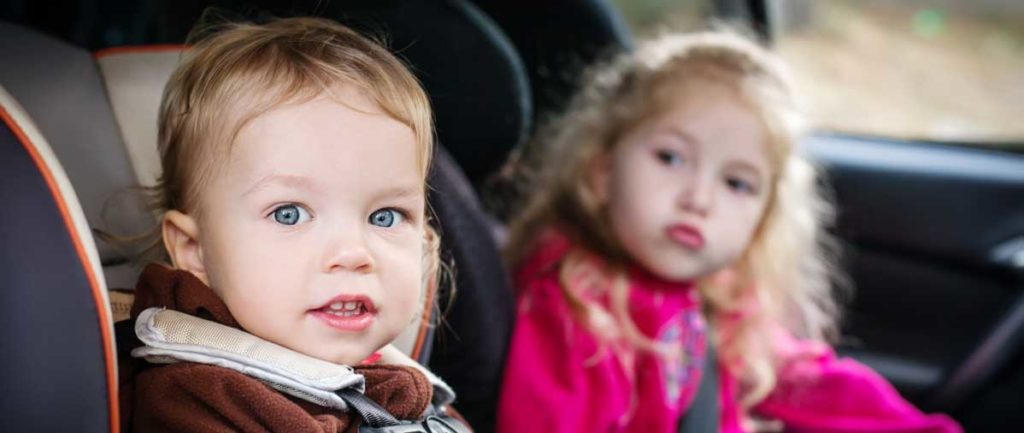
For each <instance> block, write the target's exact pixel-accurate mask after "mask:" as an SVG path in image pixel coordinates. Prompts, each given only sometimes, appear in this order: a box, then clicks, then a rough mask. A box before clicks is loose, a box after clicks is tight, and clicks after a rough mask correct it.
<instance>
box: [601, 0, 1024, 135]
mask: <svg viewBox="0 0 1024 433" xmlns="http://www.w3.org/2000/svg"><path fill="white" fill-rule="evenodd" d="M616 3H617V4H618V5H619V6H620V8H621V10H622V11H623V13H624V14H625V15H626V16H627V19H628V21H629V22H630V23H631V24H632V25H633V26H634V29H635V30H638V31H639V32H640V33H643V32H645V31H647V30H649V29H650V28H653V27H656V26H658V25H660V24H663V23H665V22H666V21H668V22H670V23H671V25H672V26H678V27H680V28H686V27H685V26H690V27H689V28H698V27H699V26H700V24H701V23H703V22H705V21H706V20H705V18H704V17H706V16H708V14H707V11H708V10H710V7H709V3H711V2H710V1H683V0H675V1H668V0H662V1H658V0H644V1H632V0H618V1H616ZM766 6H767V11H768V17H769V21H770V23H771V37H772V41H773V45H774V48H775V50H776V51H777V52H778V53H779V54H780V55H781V56H782V57H783V58H784V59H785V60H786V61H787V63H788V64H789V65H790V68H791V70H792V71H793V75H794V76H795V78H796V79H797V83H798V86H799V88H800V90H801V92H800V93H801V97H802V98H801V99H803V102H804V106H805V108H806V111H807V112H808V114H809V115H810V117H811V120H812V121H813V123H814V124H815V125H816V127H817V129H819V130H823V131H828V132H839V133H846V134H857V135H870V136H882V137H889V138H896V139H902V140H933V141H944V142H956V143H979V144H989V145H997V146H999V147H1006V148H1011V149H1015V150H1018V151H1024V121H1022V120H1021V119H1022V118H1024V25H1021V23H1024V2H1022V1H1020V0H972V1H962V0H901V1H892V0H768V2H767V5H766Z"/></svg>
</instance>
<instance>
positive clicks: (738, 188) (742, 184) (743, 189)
mask: <svg viewBox="0 0 1024 433" xmlns="http://www.w3.org/2000/svg"><path fill="white" fill-rule="evenodd" d="M725 184H726V185H728V186H729V189H731V190H733V191H735V192H738V193H742V194H749V195H755V194H757V187H755V186H754V184H753V183H751V182H748V181H746V180H744V179H741V178H738V177H729V178H726V179H725Z"/></svg>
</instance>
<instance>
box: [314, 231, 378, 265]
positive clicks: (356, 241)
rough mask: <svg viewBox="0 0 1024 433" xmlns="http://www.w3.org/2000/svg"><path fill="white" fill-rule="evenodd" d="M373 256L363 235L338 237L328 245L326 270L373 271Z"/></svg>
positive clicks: (325, 259) (325, 262)
mask: <svg viewBox="0 0 1024 433" xmlns="http://www.w3.org/2000/svg"><path fill="white" fill-rule="evenodd" d="M374 266H375V263H374V260H373V256H372V255H371V254H370V251H369V249H368V248H367V247H366V241H365V240H364V239H363V238H362V236H345V237H343V238H342V239H337V240H336V241H334V242H332V243H331V245H329V246H328V247H327V251H326V252H325V256H324V272H327V273H332V272H342V271H348V272H359V273H367V272H371V271H373V269H374Z"/></svg>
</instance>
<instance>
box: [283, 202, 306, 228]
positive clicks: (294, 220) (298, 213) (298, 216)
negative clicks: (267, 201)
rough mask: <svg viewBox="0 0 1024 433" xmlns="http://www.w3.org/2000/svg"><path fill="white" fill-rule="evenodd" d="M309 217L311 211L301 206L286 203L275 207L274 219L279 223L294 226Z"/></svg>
mask: <svg viewBox="0 0 1024 433" xmlns="http://www.w3.org/2000/svg"><path fill="white" fill-rule="evenodd" d="M309 219H310V218H309V212H307V211H306V209H303V208H302V207H301V206H297V205H294V204H286V205H283V206H279V207H278V208H277V209H274V221H277V222H278V224H284V225H286V226H293V225H296V224H298V223H302V222H306V221H309Z"/></svg>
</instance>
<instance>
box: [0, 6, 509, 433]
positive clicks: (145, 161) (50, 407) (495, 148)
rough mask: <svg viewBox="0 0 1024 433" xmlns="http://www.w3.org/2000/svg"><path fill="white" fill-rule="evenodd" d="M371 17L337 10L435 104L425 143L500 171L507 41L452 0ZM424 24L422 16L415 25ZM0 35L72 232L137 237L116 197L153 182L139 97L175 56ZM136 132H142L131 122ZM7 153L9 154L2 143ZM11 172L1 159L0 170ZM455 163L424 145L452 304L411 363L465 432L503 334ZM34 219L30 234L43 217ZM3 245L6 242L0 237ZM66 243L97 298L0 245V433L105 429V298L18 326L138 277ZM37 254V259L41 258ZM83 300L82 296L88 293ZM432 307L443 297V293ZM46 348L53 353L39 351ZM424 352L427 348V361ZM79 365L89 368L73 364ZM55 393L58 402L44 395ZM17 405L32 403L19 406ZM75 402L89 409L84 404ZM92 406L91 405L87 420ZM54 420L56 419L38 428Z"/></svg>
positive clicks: (504, 282) (171, 51)
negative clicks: (387, 48) (35, 370)
mask: <svg viewBox="0 0 1024 433" xmlns="http://www.w3.org/2000/svg"><path fill="white" fill-rule="evenodd" d="M387 6H388V8H391V9H388V8H384V7H381V8H367V9H362V10H357V11H355V12H353V13H349V14H346V15H345V17H344V18H345V19H344V20H343V21H350V20H356V19H358V17H359V16H362V17H368V18H366V19H367V20H374V24H368V25H370V26H373V25H381V24H379V23H383V25H384V26H386V27H389V28H388V29H387V30H390V32H389V34H390V35H391V36H389V39H390V40H391V45H392V46H393V47H395V48H396V49H397V50H398V51H399V52H400V55H403V56H404V57H406V58H407V59H409V60H410V63H411V64H412V65H413V69H414V70H415V72H416V73H417V75H418V76H420V77H421V80H422V81H424V83H426V84H427V90H428V93H429V94H430V95H431V97H432V100H433V103H434V105H435V107H436V109H437V118H438V136H439V142H440V143H441V145H442V146H446V144H447V143H448V142H449V141H451V142H453V143H457V146H458V147H459V148H460V149H462V150H460V152H459V155H461V159H462V161H471V162H467V165H468V164H470V163H481V162H484V161H488V160H490V161H491V162H489V163H488V164H489V166H495V165H497V164H498V163H500V160H501V159H502V158H504V153H505V152H507V150H508V149H510V148H511V147H513V146H514V145H515V144H516V143H517V142H518V141H519V140H520V139H521V138H522V137H523V136H524V131H525V130H526V127H525V125H526V122H527V118H526V116H525V114H524V113H526V112H527V110H528V105H529V104H528V93H527V92H526V91H525V88H524V83H525V82H526V80H525V76H524V75H523V73H522V70H521V66H520V65H519V62H518V61H517V60H516V58H515V54H514V52H512V51H511V50H510V49H509V45H508V43H507V42H506V41H504V39H503V37H502V36H501V34H500V32H498V31H497V30H495V27H494V26H493V25H492V24H490V23H489V20H488V19H487V18H486V16H484V15H483V14H481V13H480V12H479V11H477V10H476V9H475V8H474V7H472V6H471V5H468V4H465V3H463V2H458V1H448V2H438V3H432V2H431V3H428V2H407V3H406V2H393V3H387ZM299 12H300V13H301V12H302V11H299ZM424 17H430V18H431V19H430V20H425V19H423V18H424ZM389 20H390V21H389ZM364 22H367V23H369V22H370V21H364ZM349 24H353V22H349ZM417 25H418V26H419V27H416V26H417ZM398 26H408V27H401V28H402V29H405V28H408V29H409V30H403V31H407V32H408V33H401V32H399V31H398V29H399V27H398ZM437 29H448V30H449V32H448V33H445V34H442V35H438V34H431V33H436V32H437ZM459 29H461V30H459ZM396 35H404V36H396ZM467 35H468V36H467ZM0 36H2V37H0V49H2V50H3V52H4V53H5V62H4V64H3V66H0V85H2V86H4V87H5V88H8V89H11V93H12V94H13V98H12V99H16V100H17V101H18V102H20V103H21V104H23V105H24V106H25V112H27V115H26V116H23V117H24V118H26V119H29V118H30V119H32V120H34V121H35V122H37V123H38V125H39V130H40V134H38V135H40V136H42V137H45V138H46V139H48V140H49V142H50V143H51V144H52V146H53V153H55V154H56V156H57V159H59V160H60V161H61V163H63V164H65V166H66V167H65V169H66V170H67V177H68V178H69V179H70V180H71V184H73V185H74V186H75V190H76V191H77V194H72V195H70V197H72V198H74V197H75V196H77V197H78V198H79V199H80V200H81V201H82V203H83V205H82V206H83V209H84V214H85V220H87V221H88V227H92V228H94V229H97V228H98V229H103V230H107V231H110V232H114V233H138V232H140V231H142V230H145V229H146V228H149V227H151V226H152V225H153V224H154V223H155V218H154V217H153V215H151V214H150V213H149V212H148V211H146V210H145V209H144V207H143V206H142V203H141V202H140V201H132V200H130V199H131V197H134V196H133V195H132V194H127V195H124V196H120V194H123V193H124V192H125V191H128V192H131V189H132V188H133V187H136V186H137V185H139V184H148V183H150V182H151V181H152V180H153V179H155V177H156V175H157V173H156V172H154V171H153V168H154V167H158V164H156V163H155V162H154V158H155V157H156V152H155V122H156V119H155V113H156V106H155V105H156V103H157V101H158V99H155V97H154V95H159V93H160V89H162V85H163V81H165V80H166V76H168V75H169V74H170V69H172V68H173V65H174V61H176V54H175V50H177V49H179V48H177V47H174V46H157V47H150V48H147V49H143V50H138V49H134V48H118V49H113V50H105V51H100V52H98V53H97V54H96V55H95V57H94V56H91V55H90V54H89V53H88V52H87V51H85V50H83V49H81V48H77V47H74V46H71V45H69V44H67V43H64V42H61V41H60V40H57V39H55V38H52V37H47V36H43V35H41V34H39V33H37V32H34V31H32V30H29V29H26V28H24V27H20V26H17V25H12V24H9V23H0ZM428 36H429V37H428ZM442 36H443V37H442ZM402 38H406V39H402ZM156 42H169V41H163V40H161V41H156ZM176 42H179V43H180V42H182V41H176ZM446 46H447V47H449V48H450V49H455V48H458V51H456V52H454V53H452V56H451V59H452V60H450V61H448V62H443V61H438V60H436V59H434V58H433V57H434V56H439V55H441V54H442V53H445V52H446V51H445V47H446ZM417 58H419V59H421V63H422V64H424V65H430V66H429V67H431V68H436V69H427V67H426V66H422V67H421V66H420V65H419V64H418V63H417ZM422 59H428V60H429V61H428V60H422ZM480 61H483V62H486V64H487V65H490V72H489V73H488V75H487V76H479V75H477V74H476V71H475V70H474V69H472V68H470V67H469V66H470V65H471V64H475V63H476V62H480ZM160 74H163V75H160ZM460 82H462V83H476V84H475V85H474V86H470V87H467V88H466V90H465V91H462V90H459V89H462V88H461V87H460V86H459V85H458V83H460ZM438 83H443V87H441V88H444V89H449V90H448V91H445V92H442V91H439V90H437V89H438V88H439V87H437V86H442V84H438ZM453 83H454V84H453ZM5 106H6V105H5ZM445 107H455V108H449V109H446V108H445ZM446 110H452V111H446ZM445 113H453V114H445ZM443 119H450V120H443ZM150 124H151V125H153V126H152V129H150V128H149V127H148V126H146V125H150ZM446 125H447V126H446ZM461 125H472V127H474V128H476V131H475V132H474V133H462V135H460V133H459V131H461ZM468 127H469V126H467V128H468ZM474 134H477V135H474ZM8 135H10V134H8ZM9 141H10V140H9ZM10 143H11V145H13V143H15V142H14V141H10ZM19 146H20V145H19ZM5 149H6V148H5ZM11 149H14V148H13V147H12V148H11ZM7 150H10V149H7ZM17 161H18V160H15V159H12V158H5V159H4V163H5V164H8V163H9V164H14V163H16V162H17ZM456 161H457V159H455V158H452V157H451V156H449V155H448V154H447V153H446V151H445V150H444V148H441V149H439V151H438V157H437V158H436V162H435V165H434V167H433V168H432V172H431V183H432V191H431V197H430V199H431V202H432V206H433V207H434V209H435V210H436V212H437V215H438V219H439V220H440V222H441V223H440V230H441V233H442V241H443V242H442V243H443V245H442V248H443V250H444V251H445V254H446V256H447V257H450V258H452V259H453V260H454V262H455V263H454V264H455V268H456V283H457V287H458V290H459V293H458V296H457V297H456V298H454V299H455V300H454V301H453V302H451V303H448V302H443V303H442V304H443V305H442V306H441V309H442V310H446V311H447V316H446V318H447V319H446V320H447V325H443V326H442V327H441V328H440V329H441V332H438V335H436V337H435V338H433V339H431V338H429V337H428V336H422V337H421V339H420V341H421V344H418V346H420V347H421V350H420V357H419V358H420V360H421V362H425V361H427V360H429V361H430V365H431V367H432V368H433V369H434V370H435V371H437V372H438V373H439V374H440V375H442V376H443V377H445V378H446V380H447V381H448V383H449V384H451V385H452V386H453V387H454V388H455V389H456V392H457V393H459V401H458V402H457V407H458V408H460V410H461V411H462V412H463V414H464V415H465V416H466V418H468V419H469V420H470V422H471V423H472V424H473V425H474V426H477V430H478V431H482V432H486V431H491V430H492V429H493V428H492V427H491V426H489V423H490V422H492V421H493V414H494V410H495V406H496V399H497V389H498V385H500V380H501V367H502V363H503V360H504V347H505V345H506V343H507V339H508V330H509V327H510V326H511V323H510V322H511V317H512V301H511V290H510V289H509V285H508V279H507V276H506V274H505V272H504V270H503V268H502V266H501V262H500V257H499V255H498V253H497V248H496V245H495V243H494V241H493V239H492V238H491V237H490V233H491V226H490V225H489V221H488V220H487V218H486V214H484V213H483V211H482V210H481V209H480V206H479V204H478V203H477V201H476V197H475V192H474V190H473V188H472V186H471V185H470V183H469V181H468V180H467V178H466V177H465V176H464V175H463V173H462V171H461V169H460V168H459V165H458V163H457V162H456ZM495 161H498V162H495ZM21 163H24V161H22V162H21ZM25 167H28V166H25ZM28 168H31V167H28ZM22 170H25V168H24V167H23V168H22ZM53 170H54V171H55V172H58V173H59V172H60V171H61V170H60V169H53ZM15 173H16V172H15V171H9V170H6V169H5V170H4V171H3V184H4V187H5V188H6V187H8V186H9V185H18V184H15V183H12V182H9V181H8V176H13V175H14V174H15ZM4 191H5V194H7V193H9V194H12V195H25V196H27V197H28V196H37V195H38V194H40V191H41V190H30V189H27V188H21V187H19V189H5V190H4ZM8 191H9V192H8ZM68 194H70V193H68ZM51 195H52V194H51ZM115 196H118V197H127V199H124V200H118V199H116V198H115V199H113V200H112V199H111V197H115ZM43 197H45V196H43ZM37 198H38V197H37ZM111 203H113V205H112V204H111ZM111 206H114V207H111ZM30 217H31V213H29V214H25V213H14V212H10V213H6V214H5V218H7V219H5V221H8V220H10V221H13V222H12V223H11V224H9V225H7V226H6V227H8V228H9V229H11V230H15V231H17V232H19V233H20V234H21V235H23V236H22V238H26V237H27V238H38V237H39V236H40V235H39V232H37V231H35V230H34V229H33V228H32V227H29V226H27V225H25V224H23V223H22V222H21V221H23V220H26V219H27V218H30ZM35 222H38V223H42V222H43V220H42V219H40V220H39V221H35ZM85 226H86V225H85V224H81V225H80V226H79V227H80V228H82V229H83V230H85V231H84V232H83V233H84V235H80V236H85V235H88V234H89V233H88V230H86V229H84V227H85ZM33 227H34V226H33ZM4 239H5V241H6V240H7V239H19V238H15V237H13V235H12V237H10V238H7V237H5V238H4ZM80 239H81V240H80V243H81V244H82V245H84V248H86V249H88V248H89V247H91V246H94V245H95V246H97V247H98V250H99V253H98V254H97V255H96V256H97V257H96V258H97V260H93V262H92V264H93V267H95V266H96V265H98V264H99V263H102V265H103V269H102V272H100V271H99V270H96V271H95V273H94V274H93V280H95V281H96V284H97V285H99V287H100V288H99V289H97V288H96V285H92V286H87V285H82V284H79V285H78V286H75V285H72V284H57V283H52V284H51V286H54V285H60V287H61V291H57V290H52V289H50V288H46V289H43V288H42V287H48V286H41V285H39V286H37V285H35V284H32V283H31V282H29V280H27V279H26V278H27V277H26V276H23V275H21V274H20V272H22V271H21V269H39V268H40V266H41V265H44V264H45V265H47V271H48V272H50V273H53V274H54V275H52V276H51V277H58V276H62V275H64V274H66V273H72V271H73V269H72V268H70V267H69V266H67V265H64V264H61V263H58V262H57V256H52V255H50V254H36V255H30V254H27V253H25V254H21V253H18V251H20V250H19V248H20V245H19V244H13V243H10V242H5V243H4V246H3V248H4V250H3V251H5V255H4V257H5V259H4V262H3V266H7V267H11V268H13V269H9V272H7V273H5V278H11V279H12V280H11V282H10V284H6V285H5V291H6V292H7V293H8V296H9V297H11V298H10V299H13V300H18V299H20V298H19V297H28V296H29V295H31V296H38V297H39V299H38V300H35V301H33V302H28V303H26V302H27V301H26V302H21V303H7V304H6V305H5V308H7V309H10V310H12V311H7V312H5V314H4V315H3V317H4V319H3V320H5V321H8V322H10V323H9V325H10V326H7V327H5V329H4V332H8V333H10V334H11V336H10V338H7V337H6V336H5V338H4V340H3V341H4V344H5V347H4V349H5V350H4V353H5V354H6V355H5V360H4V369H5V371H7V372H9V373H7V375H5V376H3V377H4V382H3V384H4V385H10V387H6V388H5V389H9V390H11V391H10V392H9V393H6V396H7V397H9V398H5V399H4V400H3V404H2V405H0V409H2V412H0V413H2V417H0V418H2V419H3V422H4V423H5V424H4V425H3V427H11V428H2V429H0V430H4V431H7V430H17V429H23V428H25V427H28V426H32V428H33V429H35V427H34V426H51V427H53V428H45V429H44V430H47V431H60V430H64V429H69V428H72V427H70V426H72V425H73V426H74V427H73V428H75V429H76V430H77V431H82V430H85V431H92V430H96V431H116V430H117V424H118V420H117V418H118V417H117V416H116V398H115V396H116V389H115V388H116V387H113V386H112V384H115V382H114V380H116V379H115V376H114V375H115V373H114V370H116V367H115V364H114V363H113V359H112V353H113V352H112V350H113V348H112V344H111V340H112V337H111V335H110V329H109V328H110V326H109V325H110V323H109V322H110V319H109V318H110V316H111V313H110V311H109V309H108V308H107V305H106V304H105V302H106V301H105V300H103V301H102V302H99V303H96V302H93V303H91V304H89V303H82V302H74V303H73V304H74V305H76V306H78V311H77V313H78V314H77V315H74V316H72V315H63V316H61V317H60V320H56V318H54V317H52V316H50V317H49V318H50V319H53V320H50V321H49V322H46V321H44V322H45V323H43V324H40V325H38V326H37V325H36V324H35V322H29V321H27V320H23V319H24V318H25V317H36V318H37V319H40V320H42V319H43V318H46V317H47V316H46V315H43V314H41V313H42V312H44V311H51V310H52V311H63V310H62V309H54V308H55V307H54V308H48V309H44V308H46V306H47V305H51V303H53V304H52V305H54V306H56V305H58V304H56V302H57V301H58V300H59V301H66V302H69V303H70V302H72V300H73V299H76V298H75V297H72V296H66V295H64V292H67V291H73V292H75V293H76V294H77V295H76V296H78V297H79V298H80V297H82V296H86V295H88V294H90V293H94V292H95V291H99V293H101V294H102V295H105V291H104V290H103V289H102V285H103V283H104V282H107V283H108V284H109V285H110V286H111V287H120V288H127V287H131V285H133V284H134V280H135V278H136V276H137V272H138V269H137V268H136V267H134V266H133V265H132V264H131V262H130V261H129V260H127V259H128V256H129V255H130V253H131V252H130V251H127V252H126V251H123V250H120V249H118V248H117V247H115V246H114V245H112V244H109V243H106V242H103V241H98V242H95V241H93V240H92V239H90V238H86V237H81V238H80ZM69 242H70V241H69ZM72 244H73V243H72ZM48 245H49V243H48ZM51 256H52V257H53V258H52V259H51V260H50V261H48V262H44V261H43V260H45V259H46V258H47V257H51ZM9 259H10V260H9ZM79 261H81V259H79ZM51 262H52V264H51ZM79 267H82V265H79ZM69 269H72V270H69ZM88 269H92V268H88ZM77 275H78V278H79V281H78V282H79V283H81V282H83V281H85V282H87V281H88V279H82V278H84V276H83V274H81V273H78V274H77ZM72 276H73V275H72ZM62 278H67V276H64V277H62ZM87 289H88V290H87ZM88 296H90V297H92V298H96V297H97V296H100V295H95V296H93V295H88ZM100 297H102V296H100ZM439 297H440V298H441V299H447V296H446V294H444V293H441V294H439ZM481 317H486V318H489V320H490V322H489V323H484V324H481V323H479V322H477V321H476V319H478V318H481ZM55 320H56V322H58V323H61V324H64V325H65V326H64V328H67V329H74V330H75V331H76V332H82V333H85V332H86V331H89V330H90V329H91V334H90V336H89V337H88V338H87V337H80V338H78V337H76V338H75V339H74V341H75V344H67V345H66V344H64V343H66V340H67V339H66V338H59V339H58V338H51V336H49V334H52V333H59V332H66V333H65V334H64V335H66V336H69V337H70V336H71V335H73V334H72V333H71V332H67V331H66V329H62V328H56V327H55V325H54V323H53V322H54V321H55ZM47 323H48V324H47ZM53 341H57V342H60V343H61V344H59V345H51V344H48V343H49V342H53ZM430 341H436V342H437V343H436V344H434V345H433V350H431V344H430V343H429V342H430ZM9 342H10V343H9ZM101 343H103V344H101ZM8 344H10V346H9V347H8V346H6V345H8ZM15 348H18V350H15ZM6 349H11V350H6ZM29 349H31V350H29ZM87 349H88V350H87ZM96 355H102V356H100V357H97V356H96ZM66 356H67V357H71V358H72V359H74V362H75V363H76V365H79V364H77V363H81V367H82V368H81V369H67V370H66V372H67V373H68V374H63V375H60V374H54V373H53V372H50V371H49V370H40V371H42V372H44V374H43V375H40V376H34V375H25V374H23V373H24V371H25V370H24V369H23V368H22V369H15V367H25V366H28V365H35V364H37V363H38V364H40V365H43V366H49V367H51V369H52V370H56V369H59V368H65V367H68V366H66V365H63V364H62V362H63V361H64V360H66V358H65V357H66ZM89 360H91V361H90V362H92V364H87V363H86V361H89ZM90 365H91V367H88V370H90V371H92V370H96V371H94V372H93V373H88V372H83V371H82V370H85V369H86V367H87V366H90ZM104 372H105V373H104ZM70 373H75V374H70ZM57 379H60V380H59V381H58V380H57ZM54 385H59V386H54ZM30 390H32V391H31V392H30ZM40 390H45V391H46V392H45V393H43V392H42V391H40ZM67 390H75V393H74V398H70V397H69V396H72V395H73V394H72V393H69V392H67ZM61 395H63V396H64V397H65V398H58V397H59V396H61ZM32 396H37V398H29V397H32ZM72 401H73V402H75V405H77V406H75V408H77V412H75V413H77V414H80V415H81V417H84V418H82V419H76V418H74V417H73V416H70V415H69V416H65V415H64V412H65V411H69V410H70V409H71V408H72V407H71V406H69V405H71V402H72ZM84 402H89V403H90V404H91V405H93V406H96V405H99V406H97V407H92V406H89V405H86V404H85V403H84ZM100 406H102V407H103V408H104V410H100V409H99V407H100ZM33 408H34V409H33ZM55 413H61V414H62V415H61V416H60V417H54V416H53V414H55ZM69 420H74V422H71V421H69ZM15 427H17V428H15Z"/></svg>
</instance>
